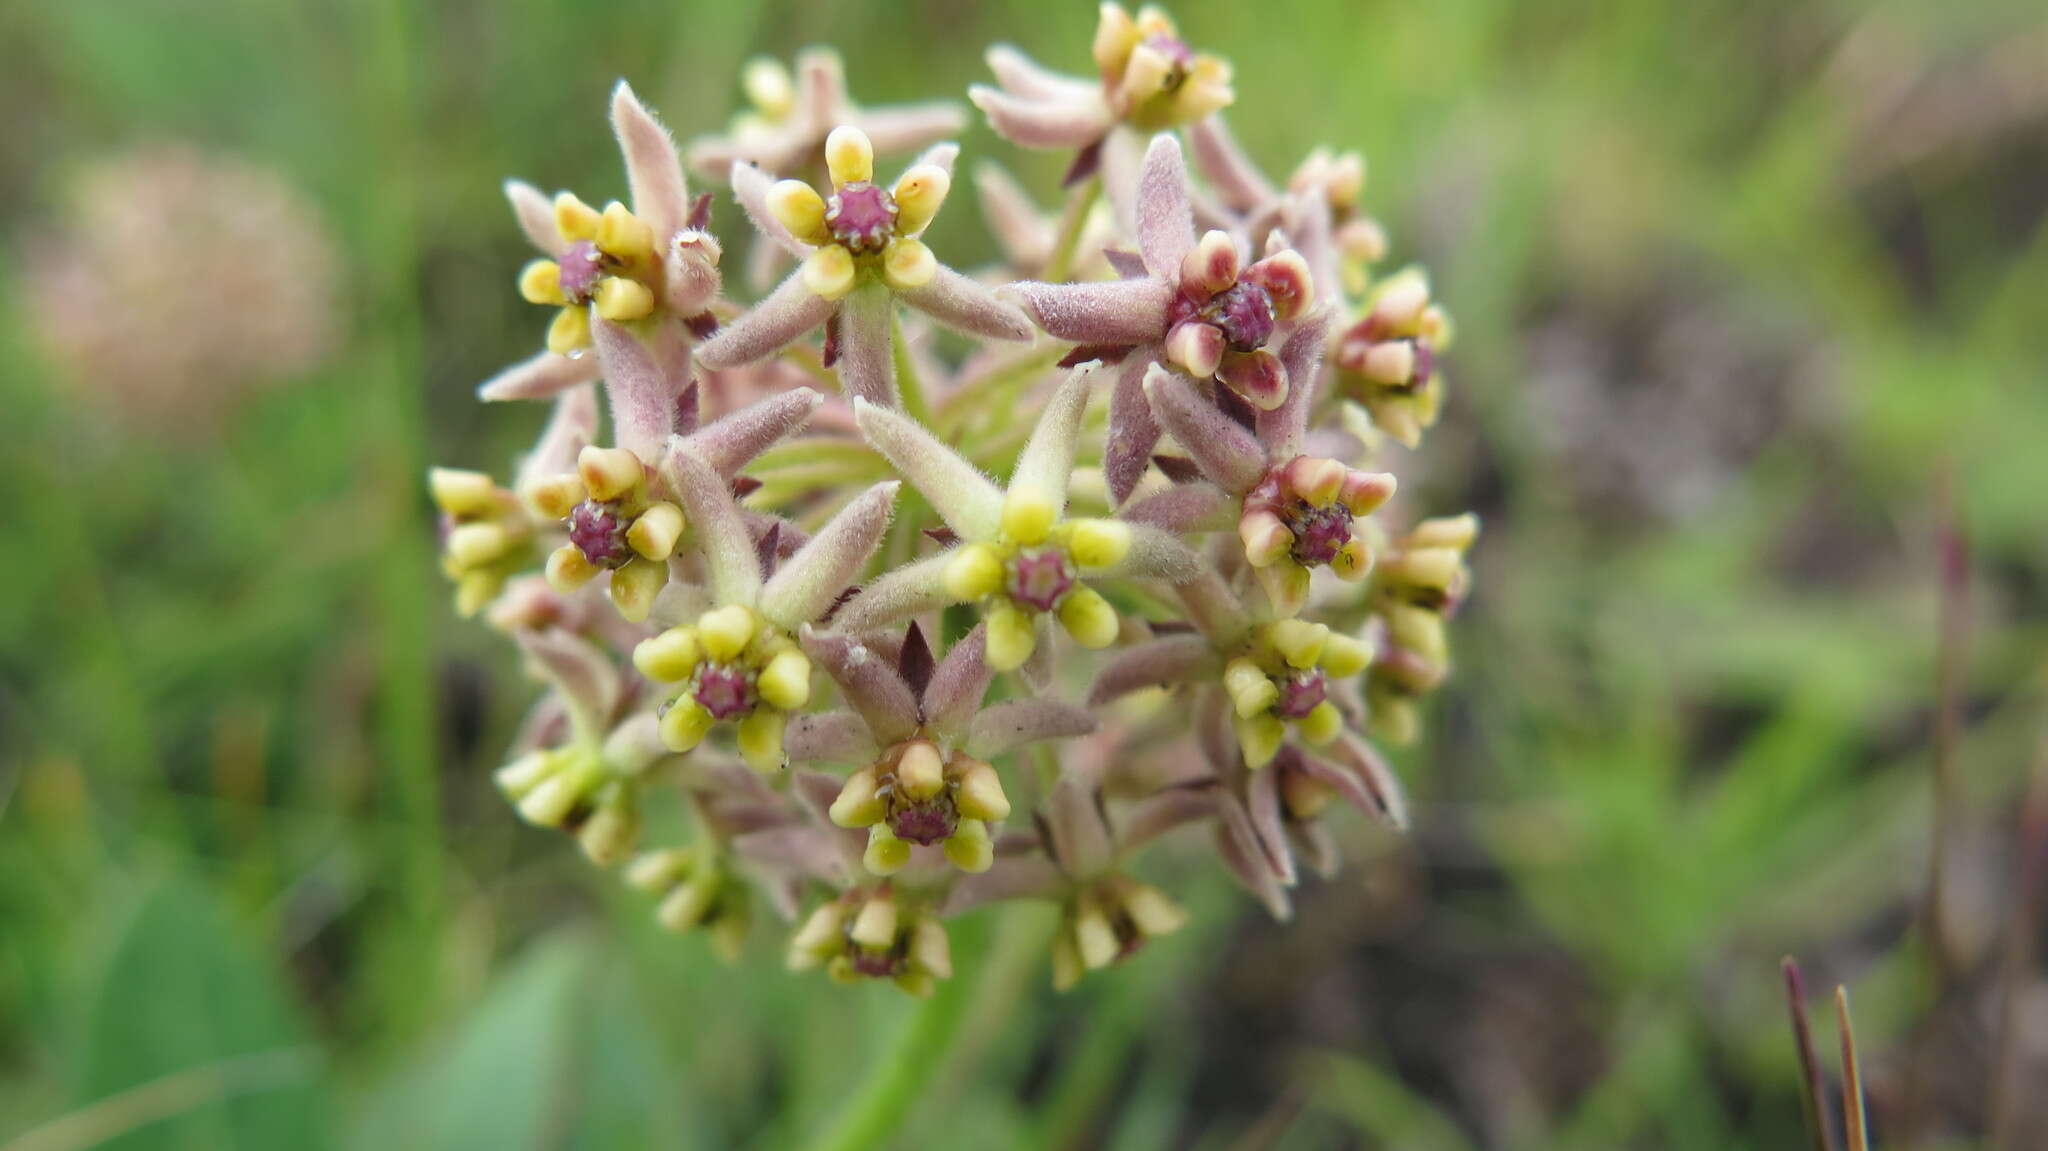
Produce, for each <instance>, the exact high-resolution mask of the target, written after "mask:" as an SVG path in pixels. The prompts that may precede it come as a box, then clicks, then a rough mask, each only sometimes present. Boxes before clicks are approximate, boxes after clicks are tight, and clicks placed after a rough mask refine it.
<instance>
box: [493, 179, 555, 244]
mask: <svg viewBox="0 0 2048 1151" xmlns="http://www.w3.org/2000/svg"><path fill="white" fill-rule="evenodd" d="M505 198H506V199H507V200H510V201H511V202H512V215H513V217H514V218H515V219H517V220H518V221H519V230H520V231H522V232H525V233H526V238H527V240H528V241H529V242H531V243H532V244H533V246H534V247H536V248H539V249H540V250H541V251H543V252H546V253H547V254H548V255H550V256H553V257H554V258H555V259H558V260H559V259H561V258H562V253H563V252H566V251H568V250H569V241H567V240H564V239H563V238H562V233H561V232H559V231H557V230H556V229H555V204H554V201H553V200H550V199H549V198H548V195H547V193H545V192H543V191H541V190H540V189H539V188H536V187H534V186H533V185H532V184H529V183H527V182H526V181H524V180H507V181H505Z"/></svg>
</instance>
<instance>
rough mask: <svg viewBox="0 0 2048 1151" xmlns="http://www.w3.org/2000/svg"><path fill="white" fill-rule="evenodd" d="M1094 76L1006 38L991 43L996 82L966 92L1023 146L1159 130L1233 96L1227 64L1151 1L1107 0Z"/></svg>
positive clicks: (1073, 143) (1079, 144)
mask: <svg viewBox="0 0 2048 1151" xmlns="http://www.w3.org/2000/svg"><path fill="white" fill-rule="evenodd" d="M1094 56H1095V66H1096V69H1097V72H1098V73H1099V76H1100V79H1099V81H1098V82H1090V81H1087V80H1082V79H1078V78H1075V77H1070V76H1062V75H1060V74H1058V73H1055V72H1050V71H1047V70H1046V69H1044V68H1042V67H1040V66H1039V65H1038V64H1036V63H1034V62H1032V60H1031V59H1030V58H1029V57H1027V56H1025V55H1024V54H1023V53H1021V52H1019V51H1017V50H1016V49H1015V48H1011V47H1009V46H1007V45H998V46H997V47H995V48H992V49H990V50H989V53H988V64H989V68H990V70H991V71H993V72H994V73H995V74H996V82H997V83H998V84H999V85H1000V87H998V88H990V87H987V86H985V85H976V86H974V87H972V88H969V89H968V91H967V95H968V98H969V99H971V100H973V101H974V103H975V106H976V107H978V108H980V109H981V110H982V112H983V113H984V114H986V115H987V116H988V120H989V125H990V126H991V127H993V128H994V129H995V130H996V133H997V134H998V135H1000V136H1002V137H1003V138H1004V139H1006V140H1009V141H1010V142H1011V143H1013V144H1017V145H1020V146H1022V147H1026V148H1088V147H1090V146H1092V145H1094V144H1096V143H1098V142H1099V141H1101V140H1102V138H1103V137H1104V136H1105V135H1107V134H1108V132H1109V131H1110V129H1111V128H1113V127H1116V126H1117V125H1118V124H1126V125H1129V126H1130V127H1132V128H1134V129H1136V130H1138V131H1140V132H1156V131H1159V130H1161V129H1165V128H1173V127H1178V126H1179V125H1182V124H1188V123H1192V122H1194V121H1197V120H1200V119H1201V118H1203V117H1204V116H1207V115H1209V114H1210V113H1211V112H1215V111H1217V110H1218V109H1221V108H1225V107H1228V106H1229V105H1230V103H1231V101H1232V100H1234V99H1235V98H1236V93H1235V92H1234V91H1233V90H1232V89H1231V86H1230V65H1229V64H1228V63H1227V62H1225V61H1223V60H1221V59H1219V58H1217V57H1215V56H1211V55H1208V54H1206V53H1197V52H1196V51H1194V50H1193V49H1192V48H1190V47H1188V45H1187V43H1186V42H1185V41H1183V40H1182V39H1181V38H1180V33H1179V31H1178V29H1176V28H1175V26H1174V23H1173V20H1172V19H1171V18H1170V17H1168V16H1167V15H1166V14H1165V13H1164V12H1162V11H1160V10H1159V9H1158V8H1156V7H1152V6H1150V5H1148V6H1146V7H1144V8H1141V9H1139V11H1138V15H1137V18H1136V19H1133V18H1132V17H1131V14H1130V12H1128V11H1127V10H1125V9H1124V8H1123V7H1122V6H1121V5H1118V4H1104V5H1102V7H1101V14H1100V17H1099V19H1098V22H1097V24H1096V29H1095V43H1094Z"/></svg>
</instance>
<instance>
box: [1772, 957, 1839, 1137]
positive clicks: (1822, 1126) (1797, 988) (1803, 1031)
mask: <svg viewBox="0 0 2048 1151" xmlns="http://www.w3.org/2000/svg"><path fill="white" fill-rule="evenodd" d="M1783 966H1784V971H1785V1001H1786V1003H1787V1004H1788V1005H1789V1006H1790V1007H1791V1009H1792V1042H1793V1043H1794V1044H1795V1045H1797V1047H1798V1048H1799V1074H1800V1079H1801V1081H1802V1082H1801V1086H1802V1088H1803V1089H1804V1096H1803V1098H1804V1103H1805V1107H1806V1132H1807V1134H1808V1135H1809V1136H1811V1137H1812V1138H1813V1147H1814V1151H1831V1149H1832V1148H1833V1147H1834V1145H1835V1138H1834V1133H1833V1126H1834V1125H1833V1124H1832V1123H1831V1122H1829V1120H1828V1108H1827V1097H1828V1096H1827V1089H1826V1087H1824V1086H1823V1085H1822V1083H1821V1078H1820V1060H1819V1059H1817V1058H1815V1057H1814V1054H1813V1025H1812V1023H1811V1022H1810V1021H1809V1020H1808V1018H1807V1015H1806V978H1805V976H1803V975H1801V974H1800V972H1799V961H1798V960H1796V959H1794V958H1792V957H1791V956H1789V955H1787V956H1786V957H1785V962H1784V965H1783Z"/></svg>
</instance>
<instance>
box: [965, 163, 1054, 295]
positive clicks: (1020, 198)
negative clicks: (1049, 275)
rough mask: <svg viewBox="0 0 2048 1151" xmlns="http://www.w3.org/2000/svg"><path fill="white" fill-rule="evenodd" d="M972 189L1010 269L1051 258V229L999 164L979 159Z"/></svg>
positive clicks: (1036, 265) (982, 215)
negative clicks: (979, 197) (976, 193)
mask: <svg viewBox="0 0 2048 1151" xmlns="http://www.w3.org/2000/svg"><path fill="white" fill-rule="evenodd" d="M974 189H975V191H976V192H978V193H980V196H981V218H982V221H983V222H984V223H986V224H987V225H988V229H989V231H991V232H993V233H995V238H996V243H997V244H998V245H1000V246H1001V247H1002V249H1003V258H1004V260H1005V261H1007V262H1008V263H1009V265H1010V266H1011V267H1013V268H1019V269H1032V268H1037V267H1040V266H1041V265H1043V264H1044V263H1045V261H1046V260H1047V259H1049V258H1050V257H1051V255H1052V242H1053V234H1052V229H1051V228H1049V227H1047V226H1046V222H1045V219H1044V217H1042V216H1040V215H1039V213H1038V205H1037V204H1034V203H1032V201H1031V197H1030V196H1028V195H1026V194H1025V192H1024V189H1023V187H1022V186H1021V185H1019V184H1018V183H1017V181H1016V179H1015V178H1014V177H1012V176H1011V175H1010V174H1009V172H1007V171H1005V170H1004V169H1003V167H1002V165H1000V164H997V163H996V162H995V161H993V160H983V161H982V162H981V163H979V164H976V165H975V166H974Z"/></svg>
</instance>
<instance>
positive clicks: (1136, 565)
mask: <svg viewBox="0 0 2048 1151" xmlns="http://www.w3.org/2000/svg"><path fill="white" fill-rule="evenodd" d="M1205 566H1206V565H1204V564H1203V562H1202V558H1201V557H1200V556H1198V555H1196V554H1195V553H1194V551H1193V550H1192V549H1190V548H1189V547H1188V545H1186V544H1184V543H1182V542H1181V541H1180V537H1178V536H1176V535H1174V534H1173V533H1172V532H1169V531H1163V530H1161V529H1159V528H1155V527H1153V526H1151V525H1150V524H1132V525H1131V550H1130V552H1129V553H1127V554H1126V555H1125V556H1124V558H1123V559H1122V560H1120V561H1118V562H1117V563H1114V564H1111V565H1110V566H1108V567H1106V568H1100V569H1096V570H1097V571H1098V572H1099V573H1100V574H1102V575H1106V576H1111V577H1119V578H1125V579H1157V580H1165V581H1166V582H1167V583H1170V584H1183V583H1186V582H1188V581H1189V580H1192V579H1194V578H1196V577H1197V576H1199V575H1201V574H1202V570H1203V568H1204V567H1205Z"/></svg>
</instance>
